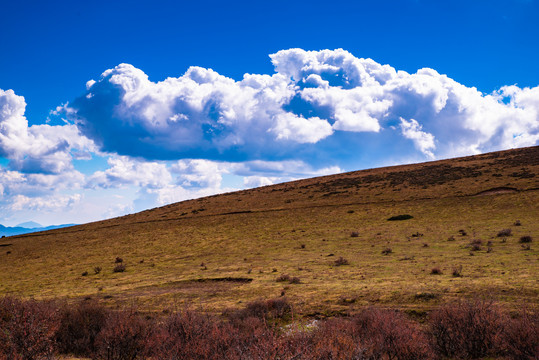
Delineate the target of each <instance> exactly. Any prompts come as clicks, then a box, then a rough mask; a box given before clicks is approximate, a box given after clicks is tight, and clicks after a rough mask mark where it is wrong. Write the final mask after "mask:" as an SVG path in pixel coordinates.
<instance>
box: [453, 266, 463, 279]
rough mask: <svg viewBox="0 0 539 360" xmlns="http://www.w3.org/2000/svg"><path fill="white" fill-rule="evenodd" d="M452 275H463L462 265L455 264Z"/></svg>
mask: <svg viewBox="0 0 539 360" xmlns="http://www.w3.org/2000/svg"><path fill="white" fill-rule="evenodd" d="M451 275H453V276H454V277H461V276H462V265H459V266H454V267H453V270H452V272H451Z"/></svg>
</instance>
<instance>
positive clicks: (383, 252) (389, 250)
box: [382, 247, 393, 255]
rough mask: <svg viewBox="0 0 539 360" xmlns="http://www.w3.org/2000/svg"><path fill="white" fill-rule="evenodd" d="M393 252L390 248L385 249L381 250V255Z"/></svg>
mask: <svg viewBox="0 0 539 360" xmlns="http://www.w3.org/2000/svg"><path fill="white" fill-rule="evenodd" d="M392 252H393V250H391V248H389V247H388V248H385V249H384V250H382V254H383V255H389V254H391V253H392Z"/></svg>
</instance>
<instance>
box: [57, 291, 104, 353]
mask: <svg viewBox="0 0 539 360" xmlns="http://www.w3.org/2000/svg"><path fill="white" fill-rule="evenodd" d="M60 314H61V318H60V326H59V329H58V332H57V334H56V343H57V346H58V350H59V351H60V352H61V353H63V354H74V355H78V356H81V357H90V356H91V355H92V354H94V353H95V352H96V344H95V341H96V338H97V335H98V334H99V332H100V331H101V329H102V328H103V327H104V325H105V321H106V320H107V317H108V316H109V310H108V309H106V308H105V307H104V306H102V305H99V304H98V303H97V302H95V301H81V302H79V303H78V304H76V305H65V306H63V307H62V309H61V312H60Z"/></svg>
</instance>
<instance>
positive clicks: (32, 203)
mask: <svg viewBox="0 0 539 360" xmlns="http://www.w3.org/2000/svg"><path fill="white" fill-rule="evenodd" d="M81 198H82V196H81V195H80V194H74V195H70V196H59V195H53V196H44V197H28V196H24V195H15V196H14V197H13V198H12V202H11V205H10V210H12V211H20V210H33V211H48V212H57V211H65V210H67V209H69V208H72V207H73V206H74V205H77V204H78V203H79V202H80V200H81Z"/></svg>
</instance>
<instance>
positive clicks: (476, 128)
mask: <svg viewBox="0 0 539 360" xmlns="http://www.w3.org/2000/svg"><path fill="white" fill-rule="evenodd" d="M270 58H271V61H272V62H273V64H274V66H275V70H276V73H275V74H273V75H257V74H246V75H245V76H244V78H243V80H241V81H235V80H233V79H230V78H227V77H225V76H223V75H220V74H218V73H217V72H215V71H213V70H211V69H204V68H200V67H191V68H190V69H189V70H188V71H187V72H186V73H185V74H184V75H183V76H181V77H179V78H168V79H166V80H164V81H161V82H157V83H154V82H151V81H149V80H148V77H147V75H146V74H144V73H143V72H142V71H141V70H139V69H136V68H134V67H133V66H131V65H128V64H121V65H119V66H117V67H116V68H114V69H110V70H107V71H105V72H104V73H103V74H102V76H101V78H100V79H99V80H98V81H97V82H89V83H88V93H87V94H86V95H90V94H91V95H92V96H91V97H87V96H82V97H80V98H79V99H77V100H76V101H75V102H74V103H73V104H72V105H71V107H70V108H69V110H68V112H69V113H70V115H71V118H74V116H76V117H77V120H76V121H77V124H78V126H79V128H80V129H81V131H82V132H83V133H84V134H85V135H86V136H88V137H90V138H92V139H94V140H95V141H96V142H97V143H98V144H99V145H100V146H101V149H102V150H103V151H110V152H117V153H119V154H123V155H128V156H140V157H144V158H146V159H162V160H166V159H178V158H205V159H221V160H229V159H235V160H236V161H238V160H249V159H264V160H275V159H276V158H280V159H282V158H287V157H292V158H293V157H294V154H298V151H297V150H298V149H302V148H305V147H307V146H311V145H312V144H316V143H318V142H319V141H321V140H323V139H326V138H329V137H331V136H338V134H335V132H337V133H340V132H352V133H362V132H374V133H380V134H381V135H380V136H381V137H383V136H384V135H383V134H382V132H381V130H382V129H384V128H387V127H389V126H392V124H399V122H400V119H401V118H403V119H414V120H415V121H416V122H417V126H419V127H421V128H422V129H426V130H422V132H423V133H428V134H431V135H432V136H433V137H435V138H436V140H437V146H436V147H433V146H430V147H424V146H423V147H421V146H418V147H417V149H418V151H419V152H421V153H422V154H424V155H426V156H427V157H442V156H443V157H446V156H451V155H463V154H466V153H470V152H473V153H475V152H482V151H491V150H497V149H503V148H507V147H514V146H526V145H533V144H535V143H537V140H538V133H539V131H538V129H537V123H538V105H537V103H538V101H539V100H538V99H539V90H538V88H532V89H519V88H518V87H516V86H512V87H504V88H502V89H500V90H499V91H497V92H495V93H493V94H490V95H484V94H482V93H480V92H479V91H477V89H475V88H469V87H466V86H464V85H462V84H459V83H457V82H456V81H454V80H452V79H451V78H449V77H448V76H446V75H442V74H439V73H438V72H436V71H435V70H433V69H428V68H425V69H420V70H418V71H417V72H416V73H415V74H409V73H407V72H404V71H397V70H396V69H394V68H392V67H391V66H389V65H382V64H379V63H377V62H375V61H374V60H372V59H362V58H357V57H355V56H353V55H352V54H350V53H349V52H347V51H345V50H342V49H337V50H322V51H305V50H302V49H289V50H282V51H279V52H277V53H275V54H272V55H270ZM504 99H509V101H506V100H504ZM118 134H121V136H118ZM403 134H404V133H403ZM406 134H410V133H409V132H406ZM383 141H384V139H383V138H382V139H381V141H380V143H383ZM423 143H424V142H423ZM343 146H347V144H343ZM330 156H331V154H330Z"/></svg>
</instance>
